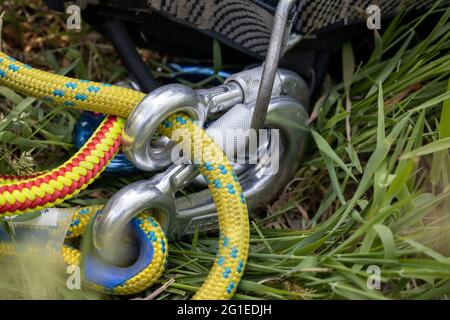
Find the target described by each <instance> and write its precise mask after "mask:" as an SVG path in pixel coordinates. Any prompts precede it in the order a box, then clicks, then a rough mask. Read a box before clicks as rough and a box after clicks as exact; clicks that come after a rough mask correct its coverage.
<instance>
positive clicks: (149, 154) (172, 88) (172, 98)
mask: <svg viewBox="0 0 450 320" xmlns="http://www.w3.org/2000/svg"><path fill="white" fill-rule="evenodd" d="M178 112H182V113H185V114H186V115H187V116H188V117H190V118H191V119H192V120H193V121H198V122H199V123H200V124H201V125H203V123H204V122H205V120H206V116H207V109H206V106H205V104H204V102H203V101H202V99H201V98H200V97H199V95H198V94H197V93H196V92H195V91H194V90H192V89H190V88H189V87H186V86H184V85H180V84H170V85H166V86H162V87H160V88H157V89H156V90H153V91H152V92H151V93H149V94H148V95H147V96H146V97H145V98H144V99H143V100H142V101H141V102H140V103H139V104H138V105H137V106H136V108H134V110H133V112H132V113H131V115H130V116H129V117H128V119H127V122H126V124H125V128H124V130H123V135H122V150H123V152H124V154H125V155H126V156H127V158H128V159H129V160H130V161H131V162H133V164H134V165H135V166H136V167H137V168H139V169H141V170H144V171H156V170H161V169H164V168H166V167H167V166H168V165H170V164H171V163H172V161H171V152H170V151H171V147H172V144H171V143H170V141H169V139H168V138H165V137H162V138H160V139H158V140H157V141H156V142H154V143H152V142H151V138H152V137H154V135H155V133H156V130H157V129H158V126H159V125H160V124H161V123H162V122H163V121H164V120H165V119H167V118H168V117H169V116H171V115H173V114H175V113H178Z"/></svg>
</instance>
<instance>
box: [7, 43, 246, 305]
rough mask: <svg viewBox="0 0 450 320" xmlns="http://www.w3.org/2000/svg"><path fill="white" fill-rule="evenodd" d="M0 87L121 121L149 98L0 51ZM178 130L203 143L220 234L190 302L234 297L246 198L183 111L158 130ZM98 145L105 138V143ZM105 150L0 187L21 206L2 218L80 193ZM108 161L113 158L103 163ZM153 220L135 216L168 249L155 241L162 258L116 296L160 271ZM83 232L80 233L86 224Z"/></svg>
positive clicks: (73, 258)
mask: <svg viewBox="0 0 450 320" xmlns="http://www.w3.org/2000/svg"><path fill="white" fill-rule="evenodd" d="M0 84H1V85H5V86H7V87H9V88H11V89H13V90H15V91H17V92H19V93H22V94H24V95H26V96H33V97H36V98H39V99H43V100H45V101H47V102H49V103H52V104H56V105H65V106H67V107H69V108H77V109H82V110H90V111H95V112H101V113H105V114H109V115H115V116H119V117H127V116H128V115H129V113H130V112H131V111H132V110H133V108H134V107H135V106H136V105H137V104H138V103H139V102H140V101H141V100H142V99H143V98H144V94H142V93H140V92H137V91H134V90H130V89H126V88H120V87H115V86H111V85H107V84H100V83H95V82H91V81H85V80H77V79H72V78H68V77H63V76H58V75H54V74H50V73H47V72H43V71H40V70H37V69H34V68H32V67H30V66H27V65H24V64H22V63H20V62H18V61H16V60H15V59H13V58H11V57H9V56H7V55H5V54H4V53H1V52H0ZM111 122H112V124H111V125H110V126H111V127H110V128H109V129H110V130H113V129H114V130H117V128H121V127H122V126H123V121H121V120H120V118H119V119H117V121H114V119H113V120H112V121H111ZM177 129H183V130H187V131H188V132H190V133H191V134H190V138H191V139H192V141H191V142H192V143H191V146H192V148H193V149H194V146H199V145H201V147H202V151H203V152H202V153H201V158H200V159H193V160H195V163H200V166H199V170H200V172H201V173H202V175H203V176H204V177H205V178H206V179H207V181H208V182H209V183H208V187H209V189H210V191H211V193H212V197H213V199H214V202H215V204H216V207H217V212H218V218H219V228H220V234H221V235H220V241H219V249H218V254H217V256H216V259H215V261H214V264H213V267H212V269H211V271H210V272H209V274H208V276H207V278H206V280H205V282H204V283H203V284H202V286H201V287H200V288H199V290H198V291H197V292H196V294H195V295H194V297H193V298H194V299H229V298H231V297H232V296H233V294H234V292H235V291H236V288H237V285H238V283H239V281H240V279H241V277H242V273H243V270H244V266H245V264H246V260H247V256H248V249H249V248H248V244H249V223H248V214H247V207H246V203H245V199H244V196H243V193H242V190H241V186H240V184H239V181H238V179H237V177H236V175H235V174H234V172H233V169H232V167H231V166H230V164H229V163H228V161H227V160H226V157H224V155H223V151H222V150H221V149H220V147H219V146H217V145H216V144H215V143H214V141H213V140H212V139H211V138H210V137H208V136H207V135H206V134H205V135H198V134H194V132H195V131H196V130H202V129H201V128H199V127H197V126H196V125H195V124H194V123H193V122H192V121H190V119H189V118H187V117H186V116H185V115H183V114H176V115H173V116H171V117H169V118H168V119H167V120H166V121H165V122H164V123H163V124H162V125H161V126H160V127H159V133H161V134H163V135H166V136H168V137H171V135H172V132H173V131H174V130H177ZM107 132H109V131H107ZM101 136H103V134H102V135H101ZM118 139H120V137H119V138H118ZM99 141H100V142H101V141H103V140H101V139H100V140H99ZM100 142H99V143H100ZM106 150H107V148H106V146H102V147H101V148H100V149H99V150H97V149H96V148H94V149H92V150H91V149H90V150H89V152H88V153H86V154H85V157H84V158H83V159H82V160H83V161H81V162H76V163H75V164H76V165H79V169H78V170H79V171H77V172H75V173H73V172H71V171H70V170H71V169H72V167H73V166H74V164H72V163H70V164H69V165H68V166H66V167H65V168H64V170H62V171H58V170H57V169H56V170H54V171H52V174H51V175H47V176H45V177H44V178H42V177H38V178H36V177H32V178H30V179H25V180H22V181H19V182H18V181H14V179H11V180H6V184H3V185H1V186H0V187H2V188H3V189H0V190H3V192H0V205H1V203H3V204H4V205H5V206H6V208H12V209H11V210H13V209H14V210H15V209H17V210H18V211H17V212H11V211H9V212H8V211H7V212H5V213H4V214H17V213H22V212H27V210H28V209H27V208H28V204H30V206H31V205H34V204H36V205H39V207H45V206H51V205H54V204H55V203H58V201H59V202H61V201H63V200H64V199H65V197H68V196H72V195H73V194H76V193H77V192H79V191H80V190H81V189H82V188H83V187H85V185H87V184H89V183H91V182H92V181H93V179H94V178H95V177H96V176H95V177H91V175H89V172H88V178H86V177H85V176H86V175H83V174H82V173H86V172H85V171H86V168H85V167H86V166H88V167H89V166H90V167H92V164H97V165H98V164H99V163H101V161H100V160H99V159H104V152H106ZM193 151H194V150H192V152H191V155H193V156H196V155H197V154H198V153H197V152H193ZM196 151H197V149H196ZM102 157H103V158H102ZM109 160H110V159H109V158H108V159H107V160H105V161H109ZM99 161H100V162H99ZM102 165H103V163H102ZM94 167H95V165H94ZM77 168H78V167H77ZM97 169H98V168H97ZM83 170H84V171H83ZM61 172H62V173H63V174H64V176H63V178H61V177H60V176H58V174H60V173H61ZM100 172H101V170H100ZM80 177H81V178H82V179H85V180H83V182H84V181H85V183H83V184H82V185H81V186H79V185H77V186H76V187H75V186H74V185H73V183H75V182H77V179H80ZM57 178H58V179H57ZM39 179H41V180H39ZM45 179H47V180H45ZM41 184H42V185H43V186H45V189H40V188H39V187H40V186H41ZM48 193H50V194H48ZM58 197H60V198H58ZM42 199H43V200H42ZM38 200H42V201H43V202H39V201H38ZM47 200H48V201H47ZM16 201H19V202H16ZM42 203H43V204H42ZM82 210H83V209H82ZM87 210H88V211H89V212H90V211H92V210H90V209H87ZM87 216H89V215H87ZM149 218H150V216H148V215H145V214H142V215H140V216H139V217H137V218H136V219H138V220H139V219H140V220H139V221H140V227H141V228H142V229H143V230H144V232H146V233H150V232H152V231H153V232H154V233H153V234H154V235H156V238H158V237H159V240H163V241H164V246H163V245H162V243H163V241H155V243H154V249H155V250H154V252H155V253H158V252H159V253H162V254H161V255H159V257H160V258H156V259H153V260H152V264H151V265H149V266H148V267H147V268H146V269H145V270H142V271H141V272H140V273H138V274H137V275H135V276H134V277H133V278H131V279H128V280H127V281H126V282H125V283H122V284H121V285H119V286H118V287H116V288H115V289H114V291H113V293H116V294H129V293H134V292H139V291H142V290H144V289H146V288H147V287H148V286H150V285H151V284H152V283H153V282H154V281H155V280H156V279H157V278H158V277H159V276H160V275H161V273H162V269H163V266H164V261H165V259H166V255H167V247H166V246H165V244H166V243H167V240H166V239H165V237H164V234H163V232H162V231H161V229H160V227H159V226H158V225H157V224H156V222H155V221H154V220H153V219H152V220H150V219H149ZM76 221H79V222H78V225H79V226H81V225H84V223H81V220H77V219H75V220H74V222H75V224H76V223H77V222H76ZM75 227H76V226H75ZM75 229H76V228H71V230H72V232H75V231H74V230H75ZM79 229H82V227H80V228H79ZM154 238H155V237H153V239H154ZM163 251H164V252H163ZM64 258H65V260H66V262H68V263H78V262H79V260H80V256H79V252H78V251H76V250H74V249H71V248H68V247H65V249H64ZM157 260H158V261H157ZM153 262H155V265H153ZM156 262H158V265H156Z"/></svg>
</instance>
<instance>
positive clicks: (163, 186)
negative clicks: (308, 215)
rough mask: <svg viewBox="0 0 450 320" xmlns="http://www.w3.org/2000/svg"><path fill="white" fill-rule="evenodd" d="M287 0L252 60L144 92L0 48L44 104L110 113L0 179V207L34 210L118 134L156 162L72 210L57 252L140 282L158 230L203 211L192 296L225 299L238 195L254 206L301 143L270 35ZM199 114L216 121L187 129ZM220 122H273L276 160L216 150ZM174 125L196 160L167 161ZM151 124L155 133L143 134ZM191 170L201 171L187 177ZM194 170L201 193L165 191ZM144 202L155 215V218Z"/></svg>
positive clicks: (282, 18) (21, 83) (134, 151)
mask: <svg viewBox="0 0 450 320" xmlns="http://www.w3.org/2000/svg"><path fill="white" fill-rule="evenodd" d="M293 2H294V1H291V0H282V1H280V2H279V4H278V7H277V12H276V14H275V20H274V28H273V32H272V41H271V43H270V45H269V49H268V55H267V56H266V62H265V63H264V65H263V67H260V68H254V69H250V70H246V71H243V72H241V73H238V74H235V75H233V76H231V77H229V78H228V79H227V81H226V82H225V83H224V84H223V85H221V86H218V87H215V88H212V89H204V90H192V89H190V88H188V87H186V86H182V85H167V86H163V87H160V88H158V89H156V90H154V91H152V92H151V93H150V94H148V95H147V96H144V94H142V93H140V92H137V91H134V90H130V89H127V88H120V87H116V86H111V85H107V84H100V83H95V82H91V81H84V80H77V79H71V78H68V77H62V76H58V75H52V74H49V73H46V72H43V71H39V70H36V69H33V68H32V67H30V66H27V65H24V64H22V63H20V62H18V61H16V60H14V59H13V58H11V57H8V56H6V55H5V54H3V53H0V84H2V85H5V86H8V87H10V88H11V89H13V90H16V91H17V92H20V93H22V94H24V95H29V96H34V97H36V98H39V99H43V100H45V101H47V102H49V103H52V104H56V105H64V106H67V107H69V108H78V109H82V110H90V111H95V112H101V113H105V114H110V116H108V117H107V118H105V120H104V121H103V122H102V123H101V125H100V126H99V128H98V129H97V130H96V131H95V132H94V134H93V135H92V137H91V138H90V139H89V140H88V141H87V142H86V144H85V146H84V147H83V148H81V149H80V150H79V151H78V152H77V153H76V154H75V155H74V156H73V157H72V158H71V159H69V160H68V161H67V162H66V163H64V164H63V165H62V166H60V167H59V168H56V169H54V170H51V171H49V172H43V173H37V174H35V175H32V176H30V177H2V178H1V183H2V184H1V185H0V214H3V215H6V216H9V215H17V214H20V213H24V212H30V211H36V210H39V209H41V208H44V207H49V206H54V205H56V204H58V203H61V202H63V201H64V200H65V199H68V198H70V197H72V196H73V195H75V194H77V193H78V192H80V191H81V190H82V189H84V188H86V186H87V185H88V184H89V183H91V182H92V181H93V180H94V179H95V178H96V177H97V176H98V175H99V174H100V173H101V172H102V171H103V170H104V168H105V167H106V166H107V164H108V163H109V162H110V161H111V159H112V158H113V157H114V155H115V154H116V153H117V151H118V149H119V146H120V144H121V142H122V148H123V151H124V153H125V154H126V156H127V157H128V159H129V160H130V161H131V162H132V163H133V164H134V165H135V166H136V167H138V168H140V169H142V170H146V171H156V170H161V169H166V171H165V172H164V173H160V174H157V175H156V176H154V177H153V178H152V179H151V180H148V181H143V182H136V183H134V184H131V185H129V186H127V187H125V188H123V189H122V190H120V191H119V192H118V193H117V194H115V195H114V196H113V197H112V198H111V199H110V200H109V201H108V203H107V204H106V205H105V206H104V207H87V208H81V209H78V211H77V212H76V213H75V215H74V219H73V222H72V224H71V226H70V227H69V231H68V233H67V237H68V238H71V237H77V236H80V235H81V234H83V233H84V234H87V240H88V243H87V245H86V246H83V247H84V248H85V250H83V252H82V254H81V253H80V251H78V250H76V249H74V248H71V247H69V246H64V248H63V258H64V261H65V262H66V263H68V264H77V265H81V266H82V269H83V276H84V279H85V281H86V282H87V283H89V284H90V285H91V286H92V287H94V288H96V289H99V290H101V291H104V292H107V293H111V294H132V293H136V292H140V291H142V290H145V289H146V288H148V287H149V286H151V285H152V284H153V283H154V282H155V281H156V280H157V279H158V278H159V277H160V276H161V274H162V272H163V268H164V265H165V263H166V260H167V250H168V246H167V239H166V234H167V235H168V236H171V237H173V236H179V235H181V234H182V233H183V232H189V230H192V228H193V227H194V226H196V225H197V226H198V225H204V224H205V223H204V222H205V221H207V220H208V219H210V218H211V216H214V217H217V220H218V224H219V229H220V240H219V249H218V254H217V256H216V258H215V260H214V264H213V267H212V269H211V271H210V272H209V274H208V276H207V278H206V280H205V282H204V283H203V284H202V285H201V286H200V288H199V289H198V290H197V292H196V293H195V295H194V297H193V298H194V299H228V298H231V297H232V296H233V294H234V292H235V291H236V288H237V286H238V283H239V281H240V279H241V277H242V274H243V271H244V267H245V264H246V260H247V256H248V250H249V222H248V214H247V205H246V197H248V198H249V199H251V200H252V205H255V206H256V205H257V204H258V201H259V197H265V198H267V197H272V196H273V195H274V193H273V190H274V189H275V188H274V186H276V187H277V188H278V187H280V186H281V184H282V183H285V182H286V179H288V178H289V177H290V176H291V175H292V174H293V173H294V172H295V170H296V169H297V167H298V163H299V162H298V161H299V159H298V157H297V158H296V157H295V153H296V151H297V152H298V154H300V153H301V151H300V150H299V149H301V148H302V146H303V143H304V137H305V126H306V118H307V114H306V111H305V107H306V105H307V100H308V93H307V87H306V85H305V83H304V81H303V80H302V79H301V78H300V77H298V76H297V75H296V74H294V73H292V72H290V71H287V70H281V69H280V70H278V60H279V58H280V56H281V55H282V53H283V47H284V46H283V43H285V41H286V39H285V38H286V37H281V38H282V39H281V40H280V37H279V35H280V34H283V35H286V34H288V32H287V31H286V28H287V17H288V13H289V12H290V9H291V6H292V4H293ZM126 117H128V119H127V120H126V122H125V121H124V120H123V118H126ZM211 118H216V119H215V121H213V122H212V124H208V128H207V129H206V133H205V134H202V135H201V136H200V138H198V136H197V135H195V134H194V132H196V131H200V132H203V131H202V130H203V129H202V127H203V125H204V124H205V122H206V121H207V120H208V119H211ZM229 127H231V128H240V129H250V128H253V129H260V128H263V127H268V128H270V129H279V130H280V131H281V135H282V137H281V139H280V143H276V145H275V147H277V148H280V149H282V152H283V157H282V166H283V169H282V170H280V171H279V173H278V174H277V175H275V176H269V177H265V176H264V177H263V175H258V172H259V170H261V169H262V168H263V167H264V165H265V163H264V161H263V162H260V163H257V164H256V165H251V166H246V165H243V166H242V165H234V166H232V165H231V164H230V163H229V161H228V159H227V158H226V156H224V154H223V141H220V139H219V138H218V137H217V136H215V134H214V130H215V131H216V132H217V131H221V130H224V129H226V128H229ZM180 129H182V130H186V131H187V132H189V133H190V134H189V139H190V142H191V144H190V145H191V148H192V150H191V151H194V150H193V149H194V148H196V147H200V149H201V150H202V153H201V157H199V158H197V155H196V153H195V152H191V153H190V155H191V159H190V160H191V162H192V163H198V165H192V164H171V161H170V160H171V158H170V150H171V147H173V144H172V143H170V140H169V139H168V138H167V137H171V136H172V133H174V132H175V131H176V130H180ZM122 130H123V134H122ZM155 133H159V134H160V135H161V137H160V138H158V139H157V140H156V141H152V139H153V137H154V135H155ZM122 136H123V138H122ZM235 142H237V148H238V149H241V148H245V147H246V144H247V140H246V139H240V140H238V141H235ZM267 143H268V144H273V143H275V142H274V141H270V142H267ZM271 150H272V149H271ZM266 155H267V156H270V153H267V154H266ZM249 157H255V155H254V154H250V155H249ZM263 158H264V157H263ZM197 170H198V171H197ZM235 170H236V171H237V172H239V177H238V175H237V174H236V173H235ZM198 172H200V173H201V174H202V176H203V178H199V177H197V176H198ZM240 179H241V180H242V183H243V185H244V186H245V189H242V188H241V183H240ZM194 180H195V181H197V183H199V184H202V183H203V184H207V186H208V188H209V191H210V195H209V194H206V192H204V191H201V192H198V193H197V194H194V195H193V196H192V197H191V196H185V197H181V198H178V199H176V198H175V192H176V191H177V190H179V189H180V188H182V187H184V186H186V185H187V184H189V183H190V182H192V181H194ZM189 197H190V198H189ZM190 201H192V202H191V205H187V203H188V202H190ZM192 204H194V206H192ZM151 212H154V213H155V214H156V215H158V217H160V222H161V223H162V228H161V227H160V225H159V223H158V222H157V221H156V219H155V217H156V216H152V214H151ZM89 221H92V224H91V225H88V222H89ZM163 230H165V232H164V231H163ZM125 239H126V240H127V241H125ZM125 242H126V243H128V245H125V244H124V243H125ZM130 252H131V253H132V254H131V255H132V257H131V259H133V260H132V262H130Z"/></svg>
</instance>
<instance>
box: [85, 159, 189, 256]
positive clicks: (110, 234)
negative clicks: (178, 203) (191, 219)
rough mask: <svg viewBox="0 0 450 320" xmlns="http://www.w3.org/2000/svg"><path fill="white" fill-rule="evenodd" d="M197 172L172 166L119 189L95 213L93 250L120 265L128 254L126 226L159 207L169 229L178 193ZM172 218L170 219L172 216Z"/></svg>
mask: <svg viewBox="0 0 450 320" xmlns="http://www.w3.org/2000/svg"><path fill="white" fill-rule="evenodd" d="M196 175H197V170H196V168H195V167H194V166H193V165H172V166H171V167H170V168H169V169H167V170H166V171H165V172H163V173H160V174H158V175H156V176H155V177H153V178H152V179H150V180H146V181H139V182H135V183H132V184H130V185H128V186H126V187H125V188H123V189H121V190H120V191H119V192H117V193H116V194H115V195H114V196H113V197H112V198H111V199H110V200H109V201H108V203H107V204H106V205H105V206H104V207H103V209H102V210H101V211H100V212H99V213H98V214H97V215H96V216H95V218H94V222H93V225H92V244H93V246H92V249H94V253H96V254H97V255H98V256H99V257H100V258H101V259H102V260H104V261H106V262H109V263H112V264H119V263H120V262H121V261H123V260H124V259H125V257H126V256H127V254H126V253H127V249H128V248H127V245H126V243H127V241H124V239H126V236H127V232H126V230H127V227H128V225H129V223H130V221H131V219H133V218H134V217H135V216H136V215H138V214H139V213H140V212H143V211H145V210H156V211H157V212H158V213H159V214H161V215H162V220H161V219H159V220H160V223H161V226H162V228H163V229H164V230H167V229H169V227H170V224H169V221H170V220H171V219H172V217H171V216H173V213H174V212H176V208H175V192H176V190H178V189H180V188H182V187H184V186H185V185H186V184H187V183H189V182H190V181H192V179H193V178H194V177H195V176H196ZM169 218H170V219H169Z"/></svg>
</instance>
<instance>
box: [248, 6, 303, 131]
mask: <svg viewBox="0 0 450 320" xmlns="http://www.w3.org/2000/svg"><path fill="white" fill-rule="evenodd" d="M295 3H296V0H280V1H279V2H278V5H277V8H276V11H275V17H274V21H273V27H272V34H271V36H270V43H269V47H268V49H267V54H266V59H265V61H264V64H263V72H262V76H261V81H260V83H259V90H258V96H257V98H256V104H255V109H254V111H253V115H252V122H251V123H252V124H251V127H252V128H253V129H255V130H258V129H259V128H262V126H263V125H264V120H265V117H266V114H267V110H268V107H269V101H270V97H271V96H272V88H273V85H274V82H275V77H276V73H277V70H278V63H279V61H280V58H281V56H282V55H283V50H284V48H283V47H284V46H285V44H286V42H287V38H288V35H289V34H290V32H291V27H292V23H289V21H288V17H289V13H290V10H291V9H292V7H293V5H294V4H295Z"/></svg>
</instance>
